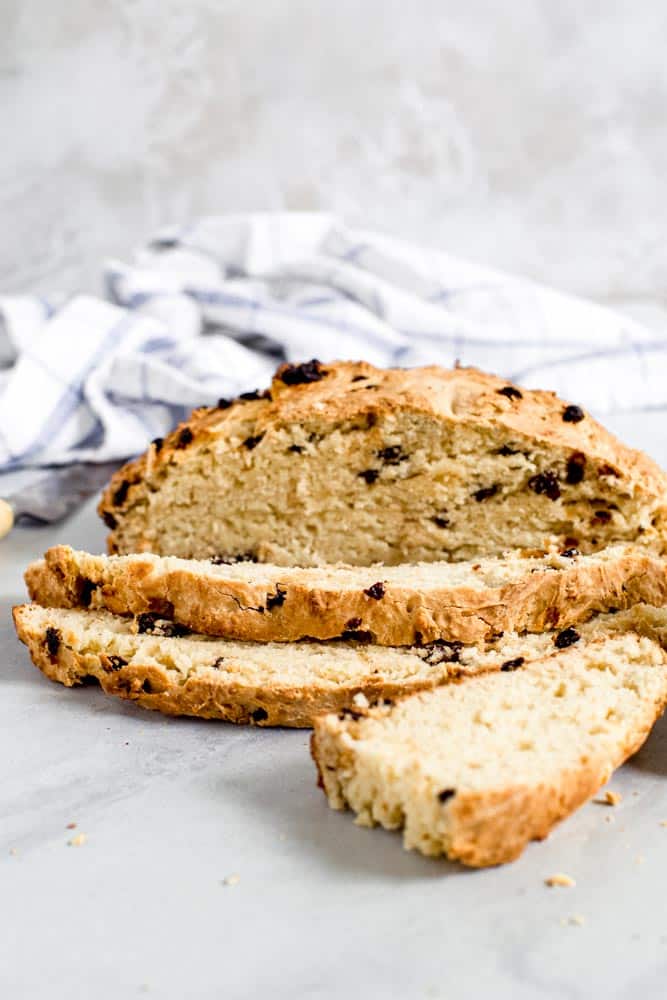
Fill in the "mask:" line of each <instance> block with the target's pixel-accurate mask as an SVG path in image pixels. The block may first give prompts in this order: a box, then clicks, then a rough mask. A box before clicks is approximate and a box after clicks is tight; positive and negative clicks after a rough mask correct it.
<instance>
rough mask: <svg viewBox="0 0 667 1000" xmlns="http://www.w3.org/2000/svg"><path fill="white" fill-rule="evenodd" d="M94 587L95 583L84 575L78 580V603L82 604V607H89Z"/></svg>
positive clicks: (95, 586)
mask: <svg viewBox="0 0 667 1000" xmlns="http://www.w3.org/2000/svg"><path fill="white" fill-rule="evenodd" d="M96 588H97V584H96V583H93V581H92V580H88V579H87V578H86V577H85V576H84V577H82V578H81V580H80V581H79V586H78V587H77V590H78V592H79V603H80V604H82V605H83V607H84V608H89V607H90V601H91V598H92V596H93V592H94V591H95V590H96Z"/></svg>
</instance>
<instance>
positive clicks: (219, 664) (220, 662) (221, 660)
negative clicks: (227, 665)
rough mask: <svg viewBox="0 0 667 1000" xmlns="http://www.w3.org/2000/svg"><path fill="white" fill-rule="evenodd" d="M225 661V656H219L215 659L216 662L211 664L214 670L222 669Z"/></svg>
mask: <svg viewBox="0 0 667 1000" xmlns="http://www.w3.org/2000/svg"><path fill="white" fill-rule="evenodd" d="M224 662H225V658H224V656H219V657H218V658H217V660H216V661H215V663H212V664H211V666H212V667H213V669H214V670H221V669H222V665H223V663H224Z"/></svg>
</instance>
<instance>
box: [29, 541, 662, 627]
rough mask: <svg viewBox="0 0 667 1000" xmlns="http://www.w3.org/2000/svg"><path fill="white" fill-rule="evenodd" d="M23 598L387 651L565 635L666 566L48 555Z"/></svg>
mask: <svg viewBox="0 0 667 1000" xmlns="http://www.w3.org/2000/svg"><path fill="white" fill-rule="evenodd" d="M26 583H27V585H28V590H29V592H30V596H31V599H32V600H33V601H36V602H37V603H39V604H42V605H47V606H53V607H73V608H76V607H88V608H90V609H91V610H94V609H105V610H107V611H111V612H113V613H114V614H132V615H139V614H145V613H148V614H151V613H159V614H160V615H161V616H162V617H163V618H168V619H171V620H173V621H174V622H177V623H178V624H180V625H184V626H187V627H188V628H189V629H191V630H193V631H196V632H203V633H205V634H207V635H221V636H225V637H226V638H231V639H241V640H253V641H271V642H286V641H292V640H297V639H302V638H304V637H309V638H315V639H325V640H327V639H340V638H343V639H344V638H346V637H347V638H357V639H363V640H365V641H368V642H374V643H378V644H380V645H385V646H403V645H412V644H415V643H416V644H423V643H429V642H433V641H434V640H437V639H443V638H445V639H448V640H450V641H452V640H454V641H459V642H464V643H474V642H477V641H479V640H482V639H488V638H491V637H492V636H493V635H495V634H497V633H499V632H508V631H516V632H523V631H531V632H533V631H534V632H537V631H542V630H544V629H553V628H559V629H562V628H565V627H566V626H568V625H573V624H576V623H577V622H580V621H583V620H585V619H586V618H587V617H590V615H591V614H592V613H594V612H598V611H607V610H610V609H616V610H619V609H622V608H625V607H628V606H630V605H632V604H636V603H639V602H644V603H649V604H654V605H662V604H664V603H667V564H666V563H665V561H664V560H663V559H661V558H660V557H659V556H656V555H654V554H652V553H651V552H650V551H648V550H647V549H645V548H642V547H639V546H631V545H618V546H613V547H611V548H609V549H605V550H603V551H602V552H599V553H594V554H591V555H587V556H584V555H579V554H578V553H577V552H576V550H572V549H570V550H568V552H567V554H566V555H562V554H556V553H554V554H551V555H547V556H544V557H529V556H521V555H520V554H508V555H507V556H506V557H504V558H502V559H500V558H491V559H483V560H480V561H479V562H476V563H418V564H413V565H401V566H370V567H367V568H359V567H345V566H337V567H326V568H310V569H299V568H294V567H279V566H274V565H270V564H254V563H247V562H246V563H237V564H235V565H213V564H211V562H207V561H198V560H186V559H179V558H176V557H167V556H156V555H152V554H148V553H143V554H135V555H128V556H98V555H90V554H88V553H86V552H77V551H75V550H73V549H71V548H68V547H66V546H56V547H55V548H52V549H49V550H48V551H47V552H46V554H45V557H44V559H43V560H40V561H38V562H35V563H32V564H31V565H30V566H29V567H28V570H27V571H26Z"/></svg>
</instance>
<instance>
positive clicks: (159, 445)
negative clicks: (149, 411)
mask: <svg viewBox="0 0 667 1000" xmlns="http://www.w3.org/2000/svg"><path fill="white" fill-rule="evenodd" d="M151 444H152V445H153V447H154V448H155V451H156V453H159V452H160V451H162V445H163V444H164V438H160V437H157V438H153V440H152V441H151Z"/></svg>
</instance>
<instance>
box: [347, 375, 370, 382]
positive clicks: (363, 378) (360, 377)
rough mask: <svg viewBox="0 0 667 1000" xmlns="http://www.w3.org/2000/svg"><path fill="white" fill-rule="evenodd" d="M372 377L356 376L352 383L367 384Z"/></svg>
mask: <svg viewBox="0 0 667 1000" xmlns="http://www.w3.org/2000/svg"><path fill="white" fill-rule="evenodd" d="M369 378H370V375H354V376H353V377H352V379H351V380H350V381H352V382H367V381H368V379H369Z"/></svg>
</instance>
